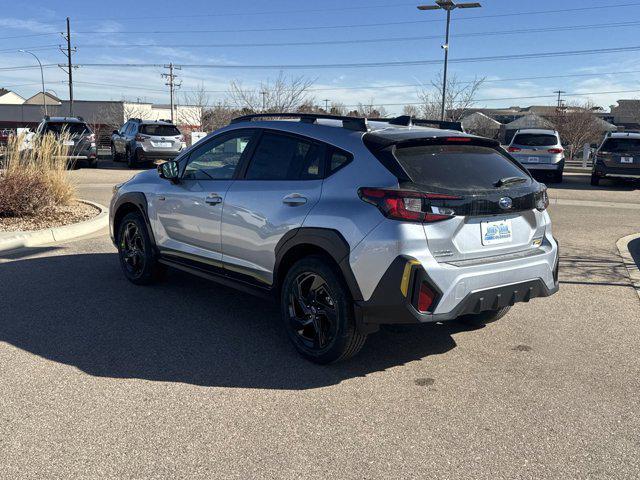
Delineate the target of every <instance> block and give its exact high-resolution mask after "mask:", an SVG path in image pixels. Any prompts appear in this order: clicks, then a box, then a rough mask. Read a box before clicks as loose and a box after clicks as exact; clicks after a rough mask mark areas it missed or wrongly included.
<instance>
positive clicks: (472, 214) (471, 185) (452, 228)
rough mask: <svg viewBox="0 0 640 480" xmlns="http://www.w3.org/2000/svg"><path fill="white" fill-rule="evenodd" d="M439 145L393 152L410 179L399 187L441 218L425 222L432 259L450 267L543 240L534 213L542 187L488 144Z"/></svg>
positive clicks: (448, 141)
mask: <svg viewBox="0 0 640 480" xmlns="http://www.w3.org/2000/svg"><path fill="white" fill-rule="evenodd" d="M456 138H457V140H456ZM463 139H464V140H463ZM437 142H441V143H433V144H427V145H416V146H411V145H405V146H403V145H401V144H400V145H397V146H396V148H395V151H394V156H395V158H396V159H397V160H398V162H399V163H400V165H401V166H402V168H403V169H404V171H405V172H406V173H407V175H408V178H409V179H410V181H406V182H401V184H400V187H401V188H402V189H410V190H415V191H417V192H421V193H423V194H429V195H428V198H429V199H428V205H427V208H430V209H431V211H432V212H433V213H436V214H443V215H444V216H443V217H442V218H443V220H442V221H433V222H424V229H425V234H426V238H427V242H428V245H429V249H430V250H431V252H432V254H433V255H434V257H435V258H436V259H437V260H438V261H442V262H450V261H458V260H471V259H478V258H485V257H492V256H498V255H505V254H512V253H515V252H521V251H526V250H531V249H532V246H533V241H534V239H541V238H542V237H543V235H544V225H543V224H541V222H540V223H539V215H538V212H537V210H536V207H537V206H540V201H541V200H542V199H543V198H545V197H546V192H545V190H544V186H541V185H540V184H538V183H537V182H536V181H535V180H533V179H532V178H531V176H530V175H529V174H528V173H527V172H526V171H525V170H523V169H522V167H521V166H520V165H518V164H517V162H515V161H513V160H512V159H510V158H509V157H508V156H507V155H506V154H505V153H504V151H503V150H501V149H498V148H496V147H495V146H494V145H492V144H490V143H488V142H487V141H483V140H480V139H477V140H476V139H472V138H468V137H453V138H449V139H444V141H441V140H439V141H437Z"/></svg>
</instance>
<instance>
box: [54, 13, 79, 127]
mask: <svg viewBox="0 0 640 480" xmlns="http://www.w3.org/2000/svg"><path fill="white" fill-rule="evenodd" d="M61 35H62V38H64V39H65V40H66V41H67V46H66V48H63V47H62V46H61V45H60V46H59V48H60V51H61V52H62V53H63V54H64V55H65V56H66V57H67V63H66V65H64V64H59V65H58V66H59V67H60V68H61V69H62V70H63V71H64V72H66V73H67V75H68V77H69V116H73V68H74V67H73V61H72V59H71V55H72V54H73V53H75V52H76V47H73V48H71V21H70V20H69V17H67V34H66V35H65V34H64V33H61Z"/></svg>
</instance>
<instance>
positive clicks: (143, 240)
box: [118, 212, 166, 285]
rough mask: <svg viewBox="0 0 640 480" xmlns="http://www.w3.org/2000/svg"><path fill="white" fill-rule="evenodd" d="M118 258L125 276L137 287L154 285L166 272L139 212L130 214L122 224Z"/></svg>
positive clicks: (119, 235) (119, 232)
mask: <svg viewBox="0 0 640 480" xmlns="http://www.w3.org/2000/svg"><path fill="white" fill-rule="evenodd" d="M118 256H119V258H120V266H121V267H122V271H123V272H124V276H125V277H127V280H129V281H130V282H131V283H135V284H136V285H149V284H151V283H154V282H156V281H158V280H160V279H161V278H162V277H163V275H164V273H165V271H166V267H165V266H164V265H162V264H160V263H158V260H157V259H156V256H155V253H154V251H153V245H152V243H151V238H150V237H149V232H148V231H147V226H146V224H145V221H144V218H143V217H142V215H141V214H140V213H137V212H132V213H128V214H127V215H125V217H124V218H123V219H122V221H121V222H120V225H119V227H118Z"/></svg>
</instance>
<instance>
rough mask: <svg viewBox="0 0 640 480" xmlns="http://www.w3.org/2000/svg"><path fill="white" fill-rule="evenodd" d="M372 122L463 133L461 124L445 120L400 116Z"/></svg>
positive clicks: (374, 119) (377, 119) (375, 119)
mask: <svg viewBox="0 0 640 480" xmlns="http://www.w3.org/2000/svg"><path fill="white" fill-rule="evenodd" d="M370 120H371V121H372V122H387V123H388V124H389V125H403V126H405V127H411V126H413V125H416V126H419V127H422V126H425V127H435V128H439V129H441V130H456V131H458V132H463V130H462V124H461V123H460V122H446V121H444V120H428V119H426V118H413V117H412V116H411V115H400V116H399V117H394V118H371V119H370Z"/></svg>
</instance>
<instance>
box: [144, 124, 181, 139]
mask: <svg viewBox="0 0 640 480" xmlns="http://www.w3.org/2000/svg"><path fill="white" fill-rule="evenodd" d="M140 133H142V134H144V135H152V136H158V137H176V136H178V135H180V130H178V129H177V128H176V127H174V126H173V125H141V126H140Z"/></svg>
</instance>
